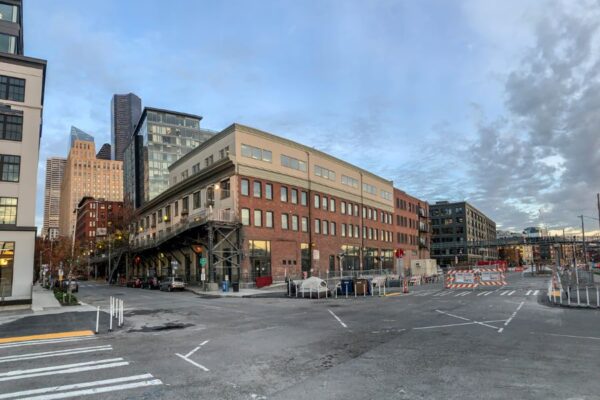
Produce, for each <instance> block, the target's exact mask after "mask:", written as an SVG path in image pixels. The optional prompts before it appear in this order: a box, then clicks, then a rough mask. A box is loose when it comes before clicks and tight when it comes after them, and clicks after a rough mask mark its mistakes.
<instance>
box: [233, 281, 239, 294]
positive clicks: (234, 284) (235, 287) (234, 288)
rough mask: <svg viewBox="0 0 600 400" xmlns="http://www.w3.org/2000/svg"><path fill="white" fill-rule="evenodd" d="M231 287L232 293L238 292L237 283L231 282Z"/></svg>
mask: <svg viewBox="0 0 600 400" xmlns="http://www.w3.org/2000/svg"><path fill="white" fill-rule="evenodd" d="M231 287H232V288H233V291H234V292H236V293H237V292H239V291H240V283H239V282H233V283H232V284H231Z"/></svg>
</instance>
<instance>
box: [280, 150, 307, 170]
mask: <svg viewBox="0 0 600 400" xmlns="http://www.w3.org/2000/svg"><path fill="white" fill-rule="evenodd" d="M281 165H282V166H284V167H287V168H292V169H296V170H298V171H302V172H306V163H305V162H304V161H300V160H298V159H297V158H294V157H289V156H286V155H284V154H282V155H281Z"/></svg>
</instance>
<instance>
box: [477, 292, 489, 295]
mask: <svg viewBox="0 0 600 400" xmlns="http://www.w3.org/2000/svg"><path fill="white" fill-rule="evenodd" d="M486 293H487V292H481V293H477V296H483V295H484V294H486Z"/></svg>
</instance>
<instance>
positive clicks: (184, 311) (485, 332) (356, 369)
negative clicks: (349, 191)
mask: <svg viewBox="0 0 600 400" xmlns="http://www.w3.org/2000/svg"><path fill="white" fill-rule="evenodd" d="M545 283H546V281H545V280H544V279H534V278H522V277H521V276H520V274H513V275H511V276H510V277H509V285H508V286H507V287H506V288H505V289H501V290H485V291H449V290H443V289H442V288H441V286H438V287H434V286H422V287H415V288H411V292H410V293H409V294H408V295H406V294H401V295H400V294H399V295H393V296H364V297H359V296H357V297H349V298H348V299H346V298H345V297H339V298H338V299H335V298H333V299H332V298H327V299H312V300H309V299H301V298H295V297H294V298H286V297H283V296H281V297H278V298H251V299H247V298H245V299H242V298H203V297H200V296H197V295H195V294H193V293H190V292H175V293H168V292H160V291H157V290H155V291H150V290H147V289H134V288H125V287H114V286H107V285H96V284H93V283H89V284H85V285H82V287H81V288H80V293H79V297H80V299H81V300H82V301H83V302H85V303H86V304H89V306H90V308H92V307H95V306H97V305H100V306H101V307H102V308H103V309H106V306H107V305H108V298H109V297H110V296H117V297H119V298H122V299H123V300H124V304H125V313H124V314H125V325H124V327H123V328H122V329H117V330H115V331H114V332H113V333H110V334H109V333H104V331H103V333H101V334H100V335H98V336H95V338H96V339H93V342H94V344H93V345H90V344H87V343H86V344H85V346H111V350H102V351H100V352H98V353H94V352H90V353H82V354H76V353H74V354H70V355H68V356H64V358H65V360H64V364H78V363H86V362H90V361H102V360H106V359H109V360H110V359H117V358H119V359H120V358H122V360H114V361H110V363H122V362H127V363H129V364H128V365H120V366H114V367H110V368H109V367H107V368H99V369H98V370H97V371H96V372H95V373H94V374H93V377H89V376H88V375H85V374H86V373H87V372H82V373H81V374H80V373H73V374H64V376H62V377H60V378H59V379H58V380H57V379H55V378H54V377H53V376H49V375H48V376H39V377H36V378H35V379H33V378H23V379H19V380H14V381H13V380H11V381H4V382H2V381H0V392H1V393H14V392H18V391H22V390H25V389H26V388H27V389H28V390H38V389H39V390H41V389H43V388H47V387H50V386H52V385H54V384H55V383H56V384H59V385H63V386H64V385H75V384H78V385H80V384H82V383H84V384H91V383H90V382H96V381H107V382H108V383H101V384H99V385H101V386H106V387H110V386H118V387H119V389H116V390H114V391H106V392H105V393H103V394H102V395H101V396H102V398H108V399H113V398H114V399H126V398H161V399H163V398H165V399H181V398H219V399H260V398H264V399H315V398H328V399H364V398H383V397H385V398H393V399H448V398H450V399H452V398H456V399H459V398H460V399H482V398H484V399H506V398H519V399H539V398H544V399H554V398H556V399H559V398H560V399H563V398H582V399H594V398H598V394H600V383H599V382H598V380H597V379H596V376H597V373H596V371H595V369H596V368H597V359H598V357H599V356H600V337H598V334H597V331H598V326H600V324H599V316H598V313H596V312H594V311H591V310H564V309H557V308H551V307H548V306H547V305H545V304H544V303H543V301H544V297H545V295H546V293H545V290H544V286H545ZM88 285H89V286H88ZM536 291H537V293H536ZM465 293H466V294H465ZM49 317H51V316H49ZM69 321H70V322H69V323H68V327H70V328H73V329H85V328H88V329H89V328H90V327H89V326H87V327H86V326H76V324H77V322H76V321H77V318H73V319H70V320H69ZM18 323H19V321H15V322H13V323H12V324H18ZM85 323H86V324H89V321H86V322H85ZM102 324H103V326H105V324H106V320H103V321H102ZM575 326H576V327H577V329H576V330H574V329H573V327H575ZM2 327H3V328H5V327H6V328H10V324H8V325H4V326H2ZM12 328H13V329H14V328H17V326H16V325H14V326H12ZM64 345H65V344H62V345H61V346H64ZM78 347H84V346H83V345H79V344H77V345H75V344H69V348H78ZM62 348H63V347H59V348H55V347H52V348H48V349H46V348H44V349H43V350H37V349H36V350H35V352H38V351H44V352H45V351H56V350H60V349H62ZM33 352H34V351H33V350H32V349H31V348H30V347H17V348H0V357H15V360H16V361H15V362H14V364H13V365H11V368H14V367H15V366H18V367H19V369H22V370H27V369H31V368H32V366H31V365H30V364H28V363H30V362H32V361H31V360H24V359H22V360H20V359H19V357H21V358H23V357H26V354H28V353H33ZM61 357H63V356H60V357H59V356H56V357H49V358H45V359H43V360H45V361H44V362H48V363H50V362H51V364H48V366H50V367H56V366H57V365H59V366H60V365H62V364H63V360H62V359H61V362H60V363H59V362H58V361H57V360H58V359H60V358H61ZM66 358H68V360H67V359H66ZM104 363H107V361H102V362H100V363H99V364H97V365H99V366H101V365H104ZM43 365H44V366H45V365H46V364H43ZM94 365H96V364H94ZM567 365H571V367H570V368H566V366H567ZM7 367H8V366H7V365H3V364H0V373H6V372H8V371H9V370H8V369H7ZM79 367H82V366H81V365H80V366H76V367H74V368H79ZM84 367H85V366H84ZM119 368H123V372H121V371H120V370H119ZM125 371H126V372H125ZM146 374H149V375H146ZM150 375H151V376H150ZM115 376H120V377H136V376H137V377H142V378H140V379H139V380H133V381H131V382H113V383H111V382H112V381H110V380H111V379H115ZM30 379H31V380H30ZM131 379H134V378H131ZM145 381H149V382H154V383H156V384H154V383H153V384H148V385H147V386H139V387H131V388H128V387H126V388H123V389H121V387H122V386H123V385H126V384H127V385H129V384H131V385H140V384H139V382H145ZM158 381H160V384H159V383H158ZM77 388H78V387H77ZM87 389H91V387H90V388H87ZM69 390H71V389H68V390H67V391H69ZM72 390H80V389H72ZM81 390H84V389H81ZM86 393H87V392H86ZM90 396H92V395H91V394H90ZM6 398H11V397H6ZM98 398H99V396H98Z"/></svg>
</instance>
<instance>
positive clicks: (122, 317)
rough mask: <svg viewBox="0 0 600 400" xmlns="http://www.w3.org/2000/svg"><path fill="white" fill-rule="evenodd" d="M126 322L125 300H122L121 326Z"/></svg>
mask: <svg viewBox="0 0 600 400" xmlns="http://www.w3.org/2000/svg"><path fill="white" fill-rule="evenodd" d="M124 322H125V302H124V301H123V300H121V327H122V326H123V323H124Z"/></svg>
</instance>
